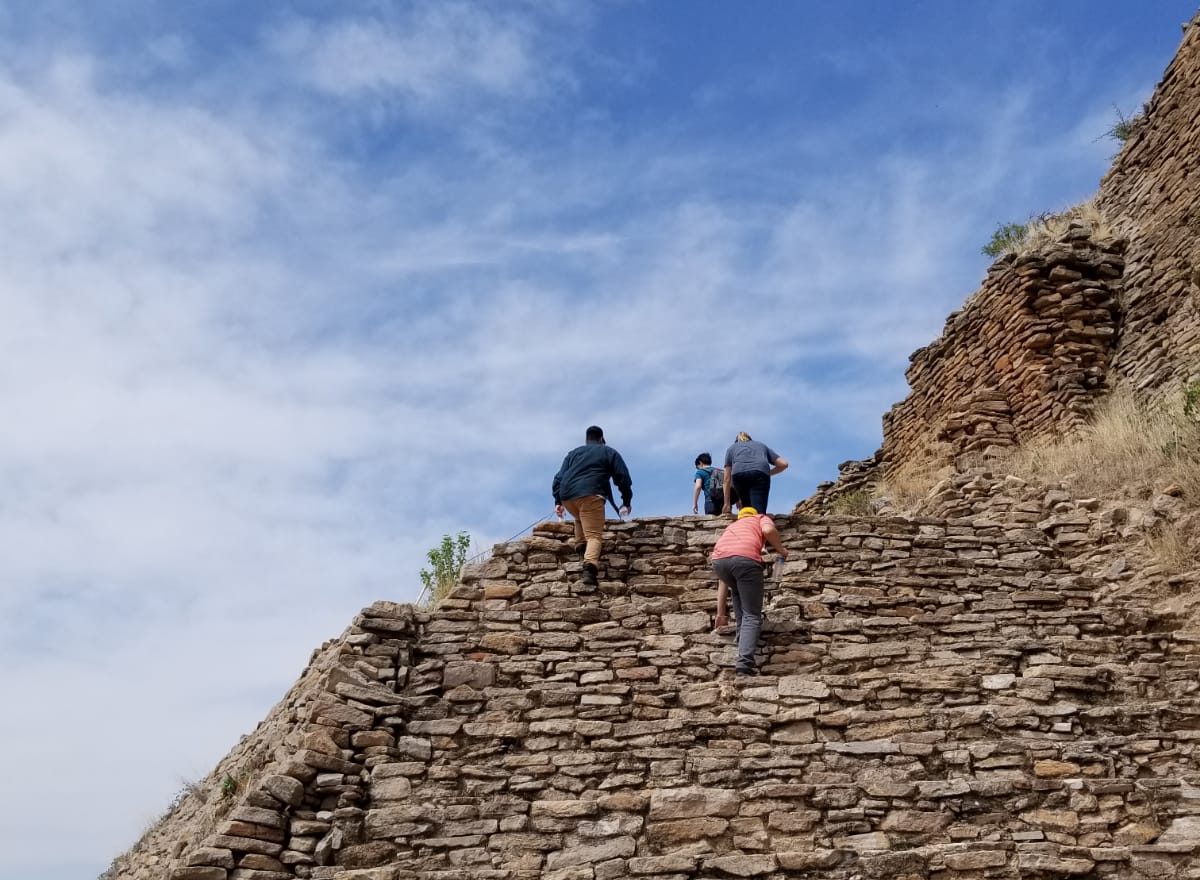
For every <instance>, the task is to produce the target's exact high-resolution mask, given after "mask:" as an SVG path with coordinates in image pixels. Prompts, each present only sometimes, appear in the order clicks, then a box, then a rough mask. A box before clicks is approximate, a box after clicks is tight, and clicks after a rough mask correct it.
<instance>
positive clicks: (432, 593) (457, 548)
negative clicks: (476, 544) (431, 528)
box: [421, 532, 471, 605]
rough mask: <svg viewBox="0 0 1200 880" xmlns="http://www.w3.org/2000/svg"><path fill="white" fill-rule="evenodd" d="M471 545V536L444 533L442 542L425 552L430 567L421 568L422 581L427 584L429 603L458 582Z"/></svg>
mask: <svg viewBox="0 0 1200 880" xmlns="http://www.w3.org/2000/svg"><path fill="white" fill-rule="evenodd" d="M470 546H471V536H470V535H469V534H468V533H466V532H459V533H458V535H457V536H455V537H453V538H452V537H450V536H449V535H443V536H442V543H441V544H439V545H438V546H436V547H434V548H433V549H432V550H430V551H429V552H428V553H426V554H425V556H426V558H427V559H428V560H429V565H430V567H429V568H423V569H421V583H422V584H424V585H425V591H424V593H425V594H428V596H429V598H428V600H427V601H428V602H429V604H431V605H433V604H436V603H437V602H438V601H440V600H441V598H442V597H443V596H445V595H446V594H447V593H449V592H450V590H451V589H452V588H453V587H454V585H455V584H456V583H458V576H459V574H460V573H461V572H462V568H463V565H465V564H466V562H467V550H468V549H469V548H470Z"/></svg>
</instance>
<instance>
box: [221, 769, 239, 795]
mask: <svg viewBox="0 0 1200 880" xmlns="http://www.w3.org/2000/svg"><path fill="white" fill-rule="evenodd" d="M237 790H238V781H237V780H236V779H234V778H233V777H232V776H230V775H229V774H228V773H226V774H225V778H224V779H222V780H221V797H223V798H231V797H233V796H234V795H235V794H237Z"/></svg>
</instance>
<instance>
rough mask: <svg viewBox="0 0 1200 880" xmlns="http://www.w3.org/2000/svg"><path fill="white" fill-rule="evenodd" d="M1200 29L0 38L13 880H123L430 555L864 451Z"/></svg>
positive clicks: (1102, 10) (137, 11)
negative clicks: (616, 501)
mask: <svg viewBox="0 0 1200 880" xmlns="http://www.w3.org/2000/svg"><path fill="white" fill-rule="evenodd" d="M1195 11H1196V3H1195V0H1188V2H1182V0H1180V2H1171V0H1155V2H1153V3H1128V2H1098V0H1056V2H1055V3H1045V2H1041V0H1007V2H1005V3H983V2H978V3H977V2H962V0H937V2H932V0H925V2H921V0H916V2H906V3H895V2H894V0H887V2H884V0H860V2H855V3H833V2H816V0H814V2H808V3H796V2H784V0H761V2H758V3H754V4H750V5H745V4H729V3H721V2H716V0H646V2H633V0H628V2H621V0H610V2H593V3H583V2H567V0H536V2H534V0H528V2H486V3H484V2H481V3H469V2H459V0H439V2H428V3H427V2H394V3H393V2H383V0H361V2H355V0H347V2H342V3H338V4H328V3H318V2H307V0H294V2H290V3H289V2H276V3H244V2H241V0H238V2H233V0H209V2H205V3H198V2H184V0H180V2H172V3H166V2H157V3H154V2H148V0H108V2H105V3H91V2H85V0H75V2H63V0H41V2H39V3H36V4H34V3H26V2H23V0H0V309H2V315H3V321H2V322H0V414H2V415H3V424H4V429H3V431H0V706H3V707H4V709H3V712H2V713H0V747H2V748H3V750H4V753H5V755H6V756H7V758H8V759H7V760H6V762H5V771H4V790H5V791H6V792H7V793H8V796H7V797H4V798H0V851H3V852H4V853H5V854H6V855H5V859H4V864H3V865H0V880H16V878H21V880H66V878H72V880H74V878H79V877H92V876H96V875H98V874H99V873H100V872H102V871H103V870H104V869H105V868H106V867H107V865H108V863H109V861H110V860H111V859H112V858H113V857H114V856H115V855H117V854H118V853H119V852H121V851H123V850H124V849H126V848H127V847H128V846H130V845H131V844H132V843H133V842H134V841H135V840H136V839H137V838H138V836H139V835H140V834H141V832H142V831H143V830H144V828H145V827H146V826H147V824H148V823H149V822H151V821H152V820H153V819H154V818H155V817H156V816H158V815H159V814H161V812H162V811H163V809H164V808H165V806H166V805H167V803H168V802H169V801H170V800H171V798H172V796H173V795H174V794H175V793H176V792H177V791H178V790H179V789H180V788H181V787H182V786H183V785H184V784H185V782H187V781H190V780H195V779H198V778H201V777H203V776H204V775H205V774H206V773H208V772H209V770H210V769H211V767H212V766H213V765H214V764H215V763H216V761H217V760H218V759H219V758H220V757H221V756H222V755H224V754H225V753H226V752H227V751H228V750H229V749H230V748H231V747H232V746H233V745H234V744H235V743H236V741H237V739H238V737H239V736H241V735H242V734H244V733H247V732H249V731H250V730H251V729H253V727H254V725H255V724H256V723H257V722H258V721H259V720H261V718H262V717H263V716H264V715H265V713H266V712H267V711H268V709H269V708H270V707H271V706H272V705H273V704H274V702H275V701H276V700H277V699H278V698H279V697H280V696H282V694H283V693H284V691H285V690H286V689H287V687H288V686H289V685H290V684H291V683H292V682H293V681H294V679H295V678H296V677H297V676H298V675H299V673H300V671H301V670H302V669H303V667H304V664H305V662H306V661H307V659H308V656H309V653H310V652H311V651H312V649H313V648H315V647H317V646H318V645H319V644H321V642H323V641H324V640H325V639H328V638H331V637H335V636H337V635H338V634H339V633H340V632H341V631H342V630H343V629H344V628H345V627H346V626H347V625H348V624H349V623H350V621H351V619H352V617H353V615H354V614H355V613H356V611H357V610H358V609H360V608H361V607H363V606H365V605H367V604H369V603H370V602H372V601H375V600H377V599H390V600H395V601H407V600H412V599H415V598H417V596H418V592H419V588H420V579H419V576H418V573H419V570H420V569H421V567H422V565H423V564H424V563H425V559H424V554H425V551H426V550H427V549H428V548H430V547H432V546H434V545H435V544H437V543H438V541H439V540H440V538H441V536H442V535H443V534H446V533H456V532H458V531H460V530H465V531H468V532H469V533H470V534H471V535H472V537H473V539H474V542H475V547H476V548H477V549H479V550H485V549H486V548H487V547H489V546H490V545H491V544H492V543H494V542H495V541H498V540H504V539H506V538H508V537H510V536H512V535H516V534H518V533H519V532H521V531H522V530H523V529H525V528H526V527H527V526H529V525H530V524H531V523H533V522H535V521H537V520H539V519H543V518H546V517H548V516H550V515H551V514H552V499H551V496H550V481H551V478H552V476H553V474H554V472H555V470H556V469H557V468H558V465H559V463H560V462H561V460H562V456H563V455H564V454H565V453H566V452H567V451H568V450H569V449H570V448H572V447H573V446H576V445H578V444H579V443H581V442H582V440H583V432H584V429H585V428H586V427H587V426H588V425H589V424H593V423H595V424H599V425H601V426H602V427H603V428H604V429H605V432H606V434H607V437H608V442H609V444H610V445H611V446H613V447H614V448H616V449H617V450H619V451H620V452H621V453H622V455H623V456H624V458H625V460H626V462H627V463H628V465H629V468H630V470H631V472H632V474H633V481H634V499H633V513H634V515H635V516H661V515H678V514H685V513H687V512H689V511H690V503H691V475H692V461H693V459H694V458H695V457H696V455H697V454H698V453H699V452H701V451H710V452H712V453H713V455H714V456H715V457H717V458H718V459H720V457H721V456H722V454H723V452H724V449H725V448H726V447H727V446H728V444H729V443H730V442H731V441H732V440H733V438H734V435H735V434H736V433H737V432H738V431H740V430H745V431H748V432H749V433H750V434H752V435H753V436H754V437H755V439H760V440H764V441H766V442H767V443H768V444H770V445H771V446H772V447H773V448H774V449H776V450H777V451H778V452H779V453H780V454H781V455H783V456H784V457H786V458H787V459H788V460H789V461H790V462H791V468H790V469H789V470H788V471H787V472H786V473H784V474H783V475H781V476H779V477H777V478H776V480H775V483H774V486H773V489H772V507H773V509H775V510H786V509H788V508H790V507H791V506H792V505H793V504H794V503H795V502H797V501H799V500H800V499H802V498H804V497H805V496H807V495H808V494H809V493H810V492H811V491H812V490H813V488H814V487H815V485H816V484H817V483H818V482H820V481H821V480H826V479H832V478H833V477H835V476H836V473H837V463H838V462H840V461H843V460H846V459H851V458H863V457H866V456H868V455H870V454H871V453H872V452H873V451H874V450H875V448H876V447H877V446H878V445H879V442H880V419H881V416H882V414H883V413H884V412H885V411H886V410H887V409H888V408H889V407H890V406H891V405H892V404H893V403H894V402H896V401H897V400H899V399H901V398H902V397H903V396H904V394H905V392H906V385H905V382H904V377H903V371H904V368H905V366H906V364H907V358H908V355H909V353H910V352H912V351H913V350H914V349H916V348H918V347H920V346H922V345H924V344H926V343H928V342H930V341H931V340H933V339H934V338H935V337H936V336H937V334H938V332H939V331H940V329H941V327H942V324H943V322H944V321H945V318H946V316H947V315H948V314H949V313H950V312H951V311H952V310H953V309H955V308H957V307H958V306H959V305H960V304H961V303H962V301H963V300H964V299H965V298H966V296H967V295H968V294H969V293H971V291H972V290H973V289H974V288H975V287H976V286H977V285H978V283H979V281H980V279H981V278H982V277H983V274H984V272H985V270H986V268H987V259H986V258H985V257H983V256H982V255H981V254H980V247H981V246H982V245H983V244H984V243H985V242H986V241H987V240H988V238H989V237H990V235H991V232H992V231H993V230H994V229H995V227H996V226H997V225H998V224H1000V223H1003V222H1008V221H1012V220H1021V219H1024V218H1026V217H1028V216H1030V215H1032V214H1037V213H1040V212H1043V211H1047V210H1055V209H1061V208H1064V207H1067V206H1069V205H1072V204H1074V203H1077V202H1079V201H1081V200H1083V199H1086V198H1088V197H1089V196H1090V195H1091V194H1092V193H1093V192H1094V191H1095V189H1096V186H1097V183H1098V181H1099V179H1100V177H1101V175H1102V174H1103V173H1104V171H1105V169H1106V168H1107V166H1108V164H1109V161H1110V160H1111V157H1112V155H1113V154H1114V153H1115V151H1116V144H1115V143H1114V142H1113V141H1112V140H1111V139H1110V138H1108V137H1106V136H1105V133H1106V132H1107V131H1108V129H1109V128H1110V127H1111V126H1112V125H1113V123H1114V122H1115V121H1116V120H1117V117H1118V112H1120V113H1123V114H1125V115H1128V114H1130V113H1132V112H1134V111H1136V110H1137V109H1138V108H1139V107H1140V106H1141V104H1142V102H1143V101H1144V100H1145V99H1146V98H1148V97H1149V95H1150V92H1151V90H1152V89H1153V87H1154V85H1155V83H1156V82H1157V81H1158V78H1159V76H1160V75H1161V73H1162V71H1163V69H1164V68H1165V66H1166V64H1167V63H1168V62H1169V60H1170V58H1171V56H1172V55H1173V53H1174V51H1175V49H1176V47H1177V46H1178V43H1179V40H1180V24H1181V23H1182V22H1184V21H1186V20H1187V19H1188V18H1190V16H1191V15H1192V14H1193V13H1194V12H1195Z"/></svg>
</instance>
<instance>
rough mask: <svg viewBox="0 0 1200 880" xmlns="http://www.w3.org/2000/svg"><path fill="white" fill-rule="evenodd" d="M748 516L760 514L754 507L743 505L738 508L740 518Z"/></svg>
mask: <svg viewBox="0 0 1200 880" xmlns="http://www.w3.org/2000/svg"><path fill="white" fill-rule="evenodd" d="M747 516H758V511H757V510H755V509H754V508H753V507H741V508H739V509H738V519H742V518H743V517H747Z"/></svg>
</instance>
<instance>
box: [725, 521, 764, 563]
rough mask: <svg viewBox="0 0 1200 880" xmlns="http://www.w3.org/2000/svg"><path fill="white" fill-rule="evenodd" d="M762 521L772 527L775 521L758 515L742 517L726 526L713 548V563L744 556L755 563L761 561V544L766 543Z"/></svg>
mask: <svg viewBox="0 0 1200 880" xmlns="http://www.w3.org/2000/svg"><path fill="white" fill-rule="evenodd" d="M763 520H766V521H767V522H769V523H770V524H771V525H772V526H774V525H775V521H774V520H773V519H771V518H770V517H769V516H766V515H765V514H759V515H758V516H747V517H743V518H742V519H739V520H738V521H737V522H733V523H730V524H729V525H728V526H726V527H725V531H723V532H721V537H719V538H717V546H715V547H713V552H712V558H713V561H714V562H716V561H717V560H718V559H725V558H727V557H729V556H745V557H746V558H747V559H753V560H754V561H755V562H759V561H761V559H762V548H763V544H764V543H766V541H765V539H764V538H763V522H762V521H763Z"/></svg>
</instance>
